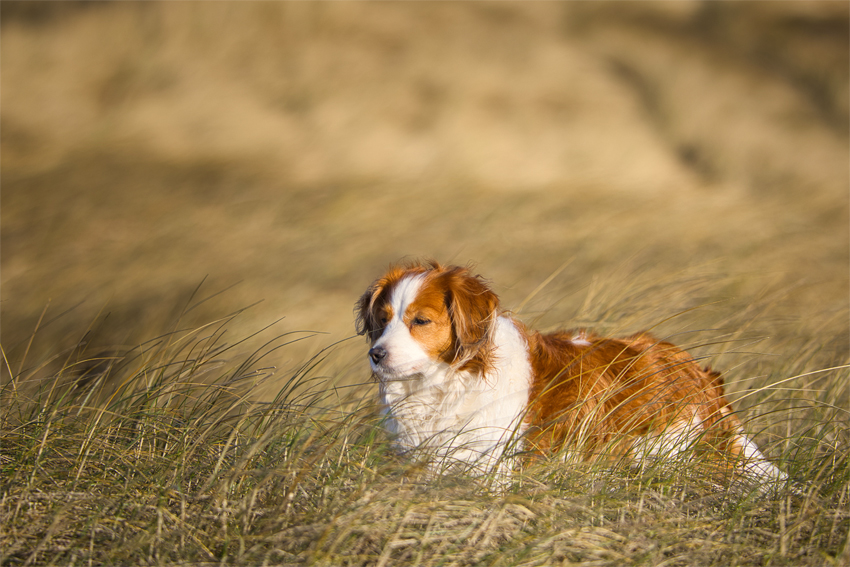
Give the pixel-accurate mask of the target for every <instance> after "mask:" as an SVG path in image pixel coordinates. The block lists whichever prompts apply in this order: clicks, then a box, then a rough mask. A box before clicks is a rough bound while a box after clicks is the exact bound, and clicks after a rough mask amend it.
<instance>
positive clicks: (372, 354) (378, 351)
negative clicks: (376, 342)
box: [369, 346, 387, 364]
mask: <svg viewBox="0 0 850 567" xmlns="http://www.w3.org/2000/svg"><path fill="white" fill-rule="evenodd" d="M386 357H387V349H385V348H384V347H380V346H376V347H372V348H371V349H369V358H371V359H372V362H374V363H375V364H378V363H379V362H381V361H382V360H384V359H385V358H386Z"/></svg>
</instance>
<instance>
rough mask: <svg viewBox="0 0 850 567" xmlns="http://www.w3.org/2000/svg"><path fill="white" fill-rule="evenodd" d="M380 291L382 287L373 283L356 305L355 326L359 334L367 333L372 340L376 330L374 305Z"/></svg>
mask: <svg viewBox="0 0 850 567" xmlns="http://www.w3.org/2000/svg"><path fill="white" fill-rule="evenodd" d="M375 283H377V282H375ZM380 293H381V291H380V289H378V288H376V286H375V284H372V285H370V286H369V289H367V290H366V293H364V294H363V295H361V296H360V299H358V300H357V303H356V304H355V305H354V328H355V330H356V331H357V334H358V335H367V336H368V338H369V339H370V340H371V338H372V333H374V332H375V330H376V321H375V313H374V305H375V299H377V297H378V295H379V294H380Z"/></svg>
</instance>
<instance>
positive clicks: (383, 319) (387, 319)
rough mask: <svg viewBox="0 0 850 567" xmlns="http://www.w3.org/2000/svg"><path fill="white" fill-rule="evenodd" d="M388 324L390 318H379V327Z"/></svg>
mask: <svg viewBox="0 0 850 567" xmlns="http://www.w3.org/2000/svg"><path fill="white" fill-rule="evenodd" d="M389 322H390V318H389V317H386V316H385V317H381V325H384V326H386V324H387V323H389Z"/></svg>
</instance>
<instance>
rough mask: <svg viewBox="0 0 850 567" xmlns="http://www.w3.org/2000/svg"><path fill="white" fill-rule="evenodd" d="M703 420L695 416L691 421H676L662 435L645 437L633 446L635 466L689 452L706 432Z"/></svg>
mask: <svg viewBox="0 0 850 567" xmlns="http://www.w3.org/2000/svg"><path fill="white" fill-rule="evenodd" d="M704 429H705V428H704V427H703V425H702V420H701V419H700V418H699V416H698V415H696V414H694V415H693V417H691V419H688V420H685V419H681V420H678V421H674V422H673V423H671V424H670V426H669V427H667V428H666V429H665V430H664V431H662V432H661V433H657V434H655V435H643V436H641V437H638V438H637V439H636V440H635V442H634V443H633V444H632V451H631V453H630V455H631V457H632V458H633V459H634V461H635V465H642V464H644V462H646V461H653V460H655V459H658V458H659V457H660V458H665V459H666V458H672V457H675V456H676V455H679V454H681V453H683V452H685V451H687V450H688V449H689V448H690V447H691V446H692V445H693V444H694V442H695V441H696V440H697V439H698V438H699V436H700V434H701V433H702V432H703V431H704Z"/></svg>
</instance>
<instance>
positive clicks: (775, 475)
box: [735, 432, 788, 482]
mask: <svg viewBox="0 0 850 567" xmlns="http://www.w3.org/2000/svg"><path fill="white" fill-rule="evenodd" d="M735 442H736V443H737V444H738V445H739V446H740V447H741V463H740V464H739V466H740V467H741V468H742V469H743V470H744V471H745V472H746V474H747V475H748V476H750V477H753V478H757V479H760V480H762V481H765V482H776V481H779V482H783V481H785V480H787V479H788V475H786V474H785V473H784V472H782V471H781V470H779V469H778V468H776V465H774V464H773V463H771V462H770V461H768V460H767V459H766V458H765V456H764V455H763V454H762V452H761V451H759V449H758V447H756V445H755V443H753V442H752V441H750V440H749V439H747V437H746V436H745V435H744V434H743V432H741V433H740V434H739V435H736V436H735Z"/></svg>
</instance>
